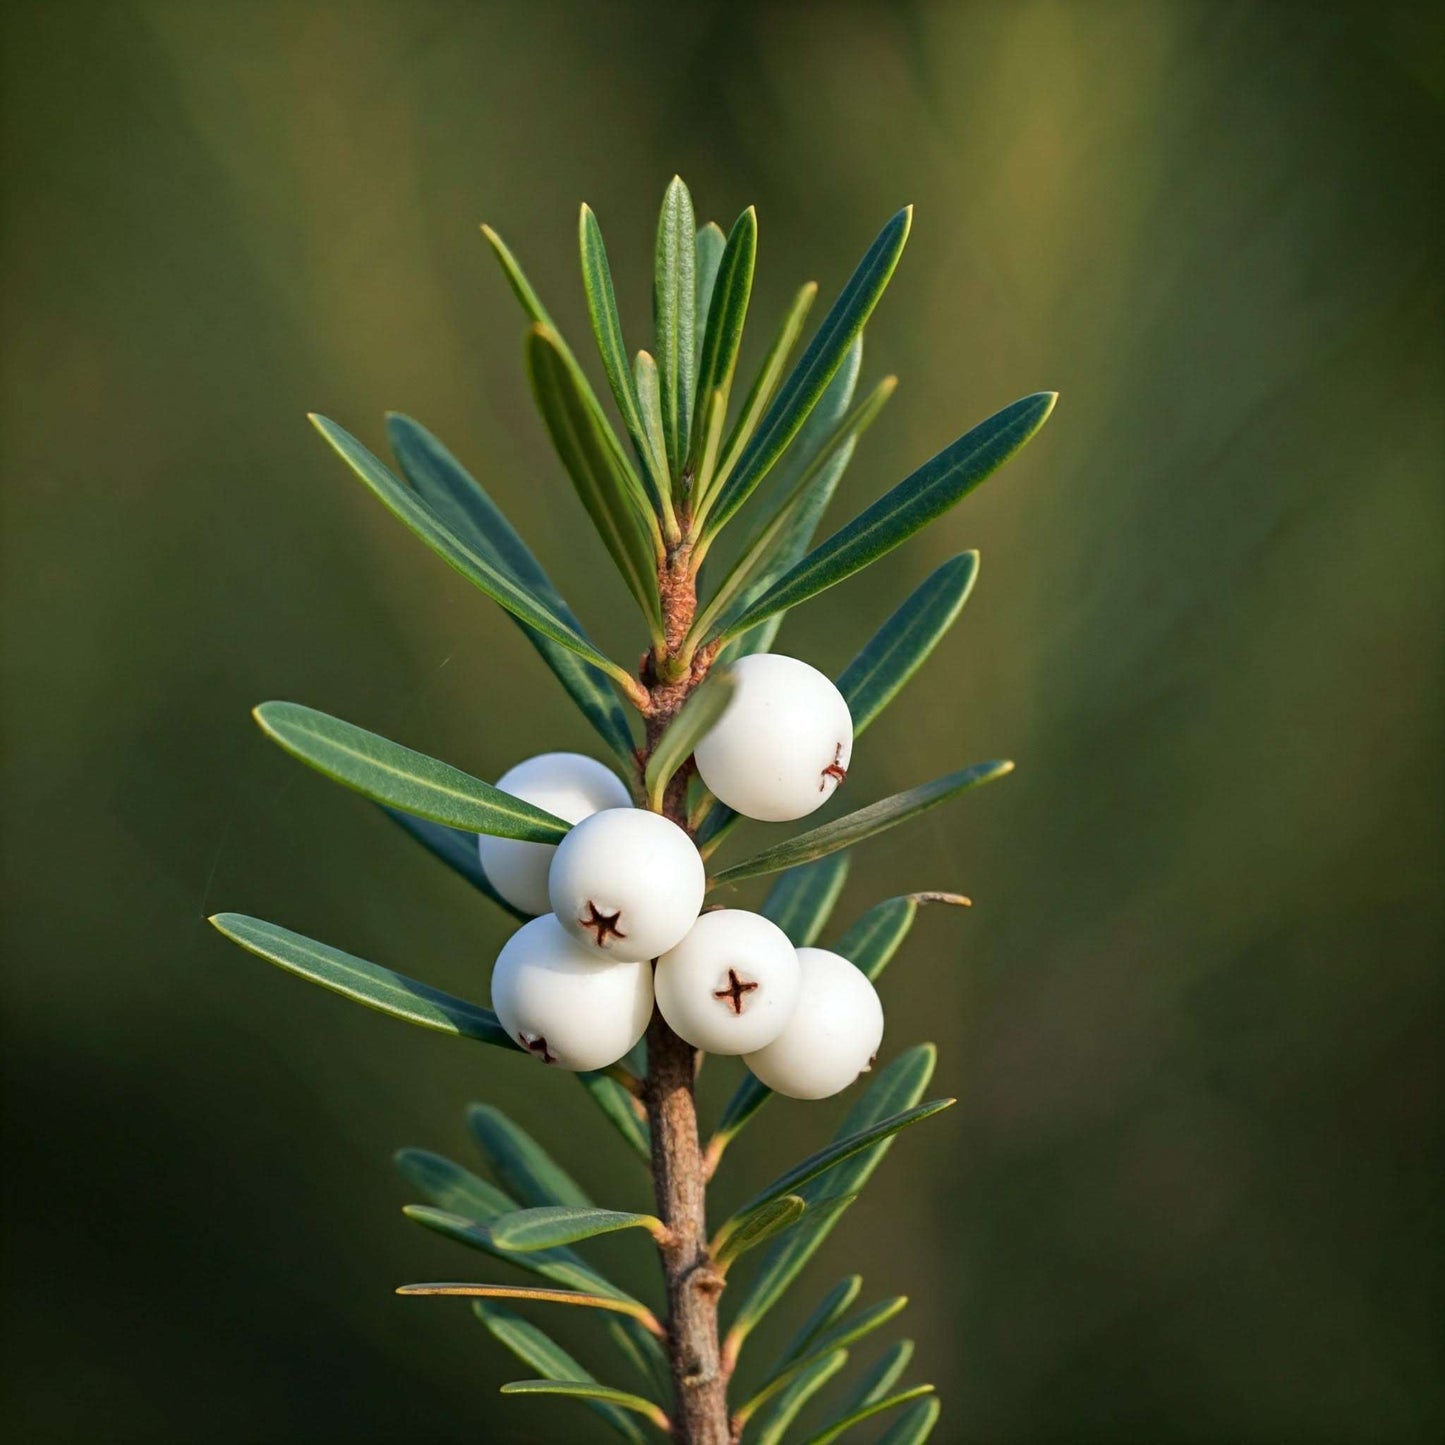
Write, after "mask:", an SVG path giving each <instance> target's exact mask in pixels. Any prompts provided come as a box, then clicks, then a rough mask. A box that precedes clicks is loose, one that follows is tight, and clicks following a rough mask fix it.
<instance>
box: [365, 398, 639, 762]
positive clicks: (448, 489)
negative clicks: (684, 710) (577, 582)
mask: <svg viewBox="0 0 1445 1445" xmlns="http://www.w3.org/2000/svg"><path fill="white" fill-rule="evenodd" d="M386 434H387V439H388V440H389V441H390V443H391V449H392V451H393V452H395V454H396V459H397V462H398V463H399V464H400V466H401V470H402V474H403V475H404V476H405V477H406V479H407V481H409V482H410V483H411V485H412V486H413V487H415V488H416V490H417V492H418V494H419V495H420V496H421V498H422V500H423V501H424V502H426V503H427V504H428V505H429V506H430V507H431V508H432V509H433V510H434V511H435V512H436V513H437V514H438V516H440V517H441V519H442V521H443V522H444V523H446V524H448V525H449V526H451V527H452V529H453V530H454V531H455V532H456V533H457V535H458V536H460V537H461V538H462V540H463V541H465V542H468V543H470V544H471V546H472V547H474V548H475V549H476V551H477V552H478V554H479V555H481V556H483V557H485V558H487V559H488V560H490V561H491V562H492V563H493V564H494V565H495V566H496V567H497V568H498V570H500V571H505V572H508V573H510V575H511V577H512V579H513V581H515V582H516V584H517V585H518V586H519V587H520V588H521V589H522V590H523V591H531V592H532V593H533V594H535V595H536V596H537V597H538V598H540V599H541V601H542V602H543V603H544V604H546V605H547V606H548V607H550V608H551V610H552V611H553V612H554V613H555V614H556V615H557V617H558V618H559V619H560V620H561V621H562V622H564V623H565V624H566V625H567V626H568V627H571V628H572V629H573V630H574V631H576V632H577V633H578V634H579V635H580V634H581V633H582V624H581V623H580V622H579V621H578V620H577V617H576V614H575V613H574V612H573V611H572V609H571V608H570V607H569V606H568V605H567V603H566V601H565V600H564V598H563V597H562V595H561V594H560V593H559V592H558V591H557V589H556V587H555V586H553V584H552V579H551V578H550V577H548V575H547V573H546V572H545V571H544V570H543V568H542V564H541V563H540V562H538V561H537V559H536V557H534V556H533V555H532V552H531V549H530V548H529V547H528V546H527V544H526V543H525V542H524V541H523V540H522V538H521V537H520V536H519V535H518V533H517V532H516V530H515V529H514V528H513V527H512V524H511V523H510V522H509V521H508V520H507V519H506V517H505V516H504V515H503V514H502V512H501V510H500V509H499V508H498V507H497V505H496V503H494V502H493V501H492V499H491V497H490V496H488V495H487V493H486V491H485V490H484V489H483V487H482V486H481V484H480V483H479V482H477V481H476V479H475V478H474V477H472V475H471V474H470V473H469V472H468V471H467V470H466V468H465V467H463V466H462V464H461V463H460V462H459V461H458V460H457V459H456V458H455V457H454V456H453V455H452V454H451V452H449V451H448V450H447V449H446V447H444V446H443V445H442V444H441V442H439V441H438V440H437V439H436V437H434V436H433V435H432V434H431V433H430V432H429V431H428V430H427V429H426V428H425V427H424V426H422V425H421V423H420V422H416V421H413V420H412V419H411V418H410V417H408V416H402V415H400V414H399V413H396V412H392V413H390V414H389V415H388V416H387V419H386ZM508 615H509V616H511V617H512V620H513V621H514V622H515V623H516V624H517V626H518V627H520V628H521V629H522V632H523V633H524V634H525V636H526V638H527V640H528V641H529V642H530V643H531V644H532V646H533V647H535V648H536V649H537V652H538V653H539V654H540V655H541V658H542V660H543V661H544V662H545V663H546V664H547V666H548V667H550V668H551V669H552V672H553V673H554V674H555V675H556V677H557V680H558V681H559V682H560V683H561V684H562V686H563V687H564V688H566V690H567V693H568V695H569V696H570V697H571V698H572V700H573V701H574V702H575V703H576V704H577V706H578V708H579V709H580V710H581V712H582V715H583V716H584V717H585V718H586V719H587V721H588V722H590V723H591V724H592V726H593V727H594V728H596V729H597V731H598V733H599V734H600V735H601V736H602V737H603V738H604V739H605V740H606V742H607V744H608V746H609V747H611V749H612V751H613V752H614V753H616V754H617V756H618V757H619V758H620V759H622V760H623V761H624V762H625V763H627V764H628V765H629V766H631V764H632V761H633V751H632V749H633V742H632V732H631V729H630V728H629V727H628V724H627V714H626V713H624V712H623V711H622V707H621V705H620V704H619V703H618V701H617V697H616V694H615V693H614V692H613V691H612V687H611V685H610V684H609V683H608V681H607V676H606V674H605V673H603V672H601V671H600V670H599V669H598V668H596V667H593V666H592V665H591V664H590V663H587V662H583V661H582V659H581V658H580V657H578V656H577V655H576V653H574V652H572V651H571V649H570V648H567V647H564V646H562V645H561V644H560V643H557V642H554V641H553V640H552V639H551V638H550V637H548V636H547V635H546V634H544V633H541V632H538V631H537V630H536V628H534V627H531V626H530V625H529V624H527V623H526V622H524V621H523V620H522V619H521V618H520V617H517V616H516V615H515V614H510V613H509V614H508Z"/></svg>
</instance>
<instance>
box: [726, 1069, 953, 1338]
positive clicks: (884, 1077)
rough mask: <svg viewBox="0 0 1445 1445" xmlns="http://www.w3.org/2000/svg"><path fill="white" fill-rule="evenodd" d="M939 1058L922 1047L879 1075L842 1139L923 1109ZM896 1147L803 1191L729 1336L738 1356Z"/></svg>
mask: <svg viewBox="0 0 1445 1445" xmlns="http://www.w3.org/2000/svg"><path fill="white" fill-rule="evenodd" d="M937 1057H938V1055H937V1051H936V1050H935V1049H934V1047H933V1045H932V1044H916V1045H915V1046H914V1047H913V1048H911V1049H907V1050H905V1052H903V1053H902V1054H900V1055H899V1056H898V1057H897V1058H896V1059H894V1060H893V1062H892V1063H891V1064H889V1065H887V1067H885V1068H883V1069H881V1070H879V1072H878V1073H877V1075H876V1076H875V1077H874V1079H873V1081H872V1082H871V1083H870V1084H869V1086H868V1088H867V1090H866V1092H865V1093H864V1094H863V1096H862V1098H861V1099H859V1101H858V1102H857V1103H856V1104H855V1105H854V1106H853V1108H852V1109H850V1110H849V1111H848V1116H847V1117H846V1118H845V1119H844V1120H843V1123H842V1125H841V1126H840V1128H839V1130H838V1133H837V1135H836V1137H837V1138H839V1139H846V1138H849V1137H851V1136H852V1135H854V1134H856V1133H858V1132H859V1131H860V1130H863V1129H867V1128H869V1127H870V1126H871V1125H873V1124H874V1123H876V1122H877V1121H879V1120H881V1119H885V1118H887V1117H889V1116H890V1115H893V1114H895V1113H896V1112H897V1111H898V1110H899V1109H907V1108H911V1107H912V1106H913V1105H915V1104H917V1102H918V1100H919V1099H921V1098H922V1097H923V1091H924V1089H926V1088H927V1087H928V1081H929V1079H931V1078H932V1077H933V1068H934V1064H935V1063H936V1061H937ZM892 1142H893V1141H892V1139H891V1138H886V1139H883V1140H881V1141H880V1142H879V1143H877V1144H875V1145H873V1146H872V1148H870V1149H867V1150H865V1151H864V1152H863V1153H861V1154H858V1155H855V1156H854V1157H853V1158H852V1159H849V1160H848V1161H846V1162H845V1163H843V1164H840V1165H838V1166H837V1167H836V1168H834V1169H833V1170H831V1171H830V1172H829V1173H827V1174H825V1175H823V1176H822V1177H821V1178H819V1179H817V1180H815V1181H814V1182H813V1183H812V1184H809V1185H807V1186H806V1187H805V1188H804V1189H803V1190H801V1191H800V1192H801V1193H802V1195H803V1197H804V1198H805V1199H806V1200H807V1201H808V1213H807V1214H805V1215H804V1216H803V1220H802V1222H801V1223H800V1224H799V1225H798V1227H797V1228H796V1229H793V1230H791V1231H790V1232H789V1233H788V1234H787V1235H786V1236H784V1237H783V1238H782V1239H780V1240H778V1241H777V1242H776V1243H775V1244H774V1245H773V1247H772V1248H771V1249H770V1250H769V1251H768V1252H767V1255H766V1256H765V1257H764V1259H763V1264H762V1268H761V1269H760V1270H759V1271H758V1273H757V1275H756V1277H755V1278H754V1279H753V1281H752V1283H751V1284H750V1285H749V1286H748V1290H747V1293H746V1294H745V1295H744V1296H743V1298H742V1300H741V1301H740V1303H739V1305H738V1310H737V1315H736V1318H735V1319H734V1321H733V1324H732V1328H731V1329H730V1331H729V1333H728V1340H729V1349H730V1351H731V1353H732V1355H733V1356H734V1357H736V1354H737V1352H738V1350H740V1349H741V1347H742V1343H743V1341H744V1340H746V1338H747V1337H748V1335H749V1334H751V1333H752V1331H753V1330H754V1329H755V1328H756V1327H757V1324H758V1322H759V1321H760V1320H761V1319H762V1318H763V1316H764V1315H766V1314H767V1312H768V1311H769V1310H770V1309H771V1308H772V1307H773V1306H774V1305H775V1304H776V1303H777V1302H778V1300H780V1299H781V1298H782V1297H783V1295H784V1294H785V1293H786V1292H787V1289H788V1286H789V1285H790V1284H792V1282H793V1281H794V1280H795V1279H796V1278H797V1277H798V1275H799V1274H800V1273H801V1272H802V1269H803V1267H804V1266H805V1265H806V1264H807V1262H808V1261H809V1260H810V1259H811V1258H812V1257H813V1255H814V1254H815V1253H816V1252H817V1251H818V1249H819V1248H820V1247H821V1246H822V1244H823V1241H824V1240H825V1239H827V1237H828V1235H829V1234H830V1233H831V1232H832V1229H833V1226H834V1225H835V1224H836V1223H837V1222H838V1220H839V1219H840V1218H841V1217H842V1215H843V1213H844V1211H845V1210H846V1208H847V1204H848V1203H851V1201H852V1199H853V1198H854V1197H856V1195H857V1193H858V1191H859V1190H861V1189H862V1188H863V1186H864V1185H865V1184H866V1183H867V1182H868V1180H869V1179H870V1178H871V1177H872V1174H873V1171H874V1170H875V1169H876V1168H877V1167H878V1165H879V1164H880V1163H881V1162H882V1160H883V1156H884V1155H885V1154H886V1153H887V1152H888V1150H889V1148H890V1147H891V1145H892ZM845 1201H846V1202H845ZM830 1203H836V1204H837V1205H839V1206H840V1207H838V1208H837V1209H836V1210H835V1211H834V1212H832V1213H831V1214H830V1213H828V1212H827V1210H826V1205H827V1204H830Z"/></svg>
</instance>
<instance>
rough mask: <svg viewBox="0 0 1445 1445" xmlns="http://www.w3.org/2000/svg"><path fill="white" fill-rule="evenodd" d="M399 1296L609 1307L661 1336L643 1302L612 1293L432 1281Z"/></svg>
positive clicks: (402, 1289)
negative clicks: (642, 1323)
mask: <svg viewBox="0 0 1445 1445" xmlns="http://www.w3.org/2000/svg"><path fill="white" fill-rule="evenodd" d="M396 1292H397V1294H400V1295H408V1296H413V1295H448V1296H453V1297H456V1298H461V1299H516V1300H534V1301H536V1302H538V1303H540V1304H558V1305H576V1306H579V1307H580V1308H582V1309H592V1310H610V1311H611V1312H613V1313H614V1314H621V1315H631V1316H632V1317H633V1318H634V1319H636V1320H640V1321H643V1322H644V1323H646V1324H647V1326H648V1328H649V1330H651V1331H652V1332H653V1333H654V1334H657V1335H659V1336H661V1334H662V1326H661V1325H660V1324H658V1322H657V1316H656V1315H654V1314H653V1313H652V1311H651V1310H650V1309H648V1308H647V1306H646V1305H644V1304H639V1303H638V1302H637V1301H636V1300H632V1299H619V1298H617V1297H616V1296H611V1295H599V1294H584V1293H582V1292H581V1291H580V1290H574V1289H539V1288H537V1287H536V1286H534V1285H523V1284H470V1283H460V1282H458V1283H453V1282H452V1281H450V1280H441V1281H438V1282H437V1283H435V1284H432V1283H428V1284H404V1285H401V1286H400V1287H399V1288H398V1289H397V1291H396Z"/></svg>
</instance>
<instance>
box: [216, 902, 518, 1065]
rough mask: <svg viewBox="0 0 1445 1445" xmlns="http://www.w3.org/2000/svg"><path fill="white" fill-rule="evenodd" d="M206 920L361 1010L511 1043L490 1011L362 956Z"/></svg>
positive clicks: (272, 929)
mask: <svg viewBox="0 0 1445 1445" xmlns="http://www.w3.org/2000/svg"><path fill="white" fill-rule="evenodd" d="M210 922H211V925H212V927H214V928H215V929H216V930H217V931H218V932H220V933H224V934H225V935H226V937H227V938H229V939H230V940H231V941H232V942H233V943H239V944H240V945H241V947H242V948H244V949H246V950H247V952H249V953H254V954H255V955H256V957H257V958H264V959H265V960H266V961H267V962H268V963H274V964H276V965H277V966H278V967H280V968H284V969H285V970H286V971H287V972H288V973H294V974H296V975H297V976H298V977H300V978H304V979H307V980H308V981H309V982H311V983H316V984H320V985H321V987H322V988H327V989H330V990H331V992H332V993H339V994H341V995H342V996H343V997H344V998H349V999H354V1000H355V1001H356V1002H357V1003H362V1004H365V1005H366V1006H367V1008H374V1009H376V1010H377V1011H378V1012H380V1013H384V1014H390V1015H391V1016H392V1018H397V1019H403V1020H405V1021H406V1022H407V1023H411V1024H419V1025H420V1026H421V1027H422V1028H425V1029H435V1030H436V1031H437V1032H438V1033H443V1034H452V1035H454V1036H455V1037H457V1038H461V1039H476V1040H477V1041H478V1042H479V1043H483V1044H496V1045H497V1046H498V1047H499V1048H504V1049H515V1048H516V1047H517V1046H516V1044H514V1043H513V1042H512V1040H511V1039H510V1038H509V1037H508V1035H507V1031H506V1030H505V1029H504V1028H503V1027H502V1025H501V1024H500V1023H499V1022H498V1020H497V1016H496V1014H494V1013H493V1012H492V1011H491V1010H490V1009H485V1008H482V1007H481V1005H480V1004H474V1003H468V1002H467V1001H466V1000H465V999H460V998H454V997H453V996H452V995H451V994H449V993H444V992H442V990H441V989H439V988H433V987H432V986H431V985H430V984H426V983H419V982H418V981H417V980H416V979H414V978H407V977H406V975H405V974H400V973H397V972H395V971H394V970H393V969H390V968H383V967H382V965H381V964H379V963H368V962H367V961H366V959H364V958H357V957H356V956H355V955H354V954H351V953H343V952H342V951H341V949H339V948H332V947H331V945H330V944H327V943H318V942H317V941H316V939H314V938H307V937H306V936H305V935H304V934H300V933H293V932H292V931H291V930H290V929H289V928H282V927H281V926H280V925H279V924H276V923H266V922H264V921H263V920H261V919H259V918H249V917H247V916H246V915H245V914H243V913H217V914H216V915H214V917H212V918H211V920H210Z"/></svg>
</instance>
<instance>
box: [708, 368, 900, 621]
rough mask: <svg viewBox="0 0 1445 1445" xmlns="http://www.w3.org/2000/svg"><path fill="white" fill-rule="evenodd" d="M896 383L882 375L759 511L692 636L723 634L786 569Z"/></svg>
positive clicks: (812, 527)
mask: <svg viewBox="0 0 1445 1445" xmlns="http://www.w3.org/2000/svg"><path fill="white" fill-rule="evenodd" d="M896 386H897V378H896V377H892V376H886V377H884V378H883V380H882V381H880V382H879V383H878V385H877V386H875V387H874V388H873V390H872V391H871V392H869V394H868V395H867V396H866V397H864V398H863V400H862V401H861V402H859V403H858V405H857V406H856V407H855V408H854V409H853V410H852V411H851V412H850V413H849V414H848V415H847V416H845V417H844V418H843V419H842V420H841V421H840V422H839V423H838V424H837V425H836V426H835V427H834V429H833V431H832V432H831V433H830V434H829V436H828V437H827V438H826V439H825V440H824V442H823V444H822V446H821V447H820V448H819V450H818V454H817V456H816V457H815V458H814V460H813V463H812V465H811V466H809V467H808V468H807V469H806V470H805V471H804V472H803V474H802V476H801V477H800V478H799V479H798V481H797V483H796V484H795V486H794V487H793V489H792V491H791V492H789V493H788V494H787V495H786V496H785V497H784V498H783V499H782V501H781V502H779V503H778V504H777V506H776V507H775V508H774V509H773V511H772V513H771V515H766V514H765V515H764V517H763V518H762V520H761V524H760V525H759V526H758V527H757V528H755V529H754V532H753V534H752V536H751V537H749V539H748V541H747V542H746V543H744V545H743V548H742V551H741V552H739V554H738V557H737V560H736V561H735V562H734V563H733V565H732V567H731V568H729V570H728V574H727V576H726V577H725V578H724V579H723V581H722V583H721V585H720V586H719V587H718V589H717V591H716V593H715V594H714V595H713V596H712V597H711V598H710V599H709V601H708V604H707V606H706V607H705V608H704V609H703V610H702V612H701V614H700V615H699V616H698V618H697V621H696V622H695V623H694V625H693V627H692V630H691V635H692V636H693V637H694V638H701V637H706V636H708V635H709V634H711V633H713V632H716V633H718V634H719V635H721V634H722V633H724V632H726V631H727V626H728V618H730V617H731V616H733V615H734V614H735V613H737V612H740V611H743V610H744V609H745V608H747V607H748V606H749V605H750V603H749V598H751V597H754V596H757V595H759V593H760V591H761V590H762V589H763V588H764V587H766V586H771V581H770V580H769V579H772V578H774V577H776V576H780V575H781V574H782V572H783V571H785V570H786V566H787V564H784V563H782V560H781V559H782V558H784V557H788V556H790V555H791V554H793V553H794V552H795V551H801V550H802V548H801V547H799V545H798V544H799V542H802V541H803V539H804V538H805V537H806V538H811V536H812V534H813V532H814V531H815V530H816V528H817V523H818V519H819V518H820V517H821V516H822V509H823V508H824V507H825V506H826V505H827V503H828V500H829V498H830V497H831V495H832V491H833V486H834V484H835V483H836V479H837V477H839V476H841V475H842V471H843V467H845V466H846V465H847V463H848V460H849V459H850V458H851V457H852V455H853V452H854V449H855V448H856V447H857V445H858V439H859V438H860V437H861V436H862V435H863V433H864V432H865V431H867V429H868V428H869V427H870V426H871V425H872V424H873V422H874V420H875V419H876V418H877V416H878V413H879V412H881V411H882V410H883V407H884V406H885V404H886V403H887V401H888V398H889V397H890V396H892V395H893V392H894V389H895V387H896ZM835 463H841V465H835ZM829 476H831V477H832V478H833V479H834V480H833V481H832V482H829V481H828V480H827V478H828V477H829ZM820 481H822V482H824V484H825V485H824V487H823V488H822V489H820V488H819V486H818V483H819V482H820ZM820 492H821V494H820ZM804 545H806V543H804Z"/></svg>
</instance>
